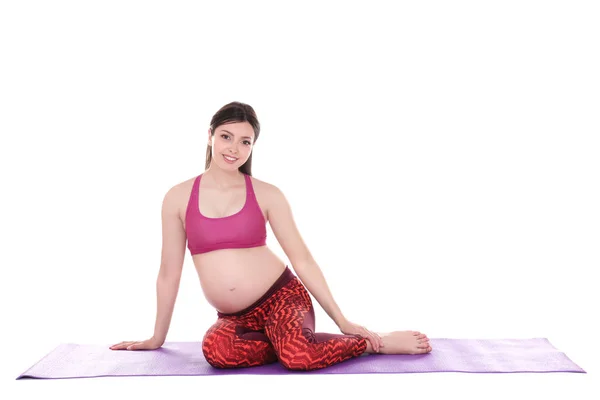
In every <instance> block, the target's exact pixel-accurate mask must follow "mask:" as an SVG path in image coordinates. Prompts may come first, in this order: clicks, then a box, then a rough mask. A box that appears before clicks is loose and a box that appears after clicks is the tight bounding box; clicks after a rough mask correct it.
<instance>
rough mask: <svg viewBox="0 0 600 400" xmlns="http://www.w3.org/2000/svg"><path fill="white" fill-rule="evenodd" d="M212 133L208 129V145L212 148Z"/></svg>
mask: <svg viewBox="0 0 600 400" xmlns="http://www.w3.org/2000/svg"><path fill="white" fill-rule="evenodd" d="M211 136H212V135H211V132H210V128H208V145H209V146H211V145H212V138H211Z"/></svg>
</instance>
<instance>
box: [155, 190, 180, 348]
mask: <svg viewBox="0 0 600 400" xmlns="http://www.w3.org/2000/svg"><path fill="white" fill-rule="evenodd" d="M179 190H180V188H179V187H178V186H174V187H173V188H171V189H170V190H169V191H168V192H167V194H166V195H165V197H164V199H163V203H162V212H161V219H162V252H161V261H160V271H159V273H158V278H157V280H156V297H157V299H156V300H157V301H156V324H155V326H154V338H155V339H157V340H158V341H160V342H161V343H164V342H165V339H166V337H167V332H168V331H169V325H170V324H171V317H172V315H173V308H174V306H175V300H176V299H177V292H178V291H179V282H180V280H181V272H182V269H183V260H184V256H185V243H186V234H185V230H184V229H183V222H182V221H181V218H180V217H179V210H178V206H177V204H178V203H177V199H178V198H180V197H179V196H178V191H179Z"/></svg>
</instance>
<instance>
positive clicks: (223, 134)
mask: <svg viewBox="0 0 600 400" xmlns="http://www.w3.org/2000/svg"><path fill="white" fill-rule="evenodd" d="M223 136H227V137H229V135H226V134H222V135H221V137H223Z"/></svg>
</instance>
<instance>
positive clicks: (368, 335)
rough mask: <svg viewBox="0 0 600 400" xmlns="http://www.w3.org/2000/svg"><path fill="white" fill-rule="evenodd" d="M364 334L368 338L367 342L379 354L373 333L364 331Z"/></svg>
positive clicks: (377, 341) (377, 342)
mask: <svg viewBox="0 0 600 400" xmlns="http://www.w3.org/2000/svg"><path fill="white" fill-rule="evenodd" d="M365 332H366V335H367V337H368V338H369V341H370V342H371V345H372V346H373V350H375V351H376V352H378V353H379V340H377V338H376V337H375V335H374V334H373V332H371V331H369V330H366V329H365Z"/></svg>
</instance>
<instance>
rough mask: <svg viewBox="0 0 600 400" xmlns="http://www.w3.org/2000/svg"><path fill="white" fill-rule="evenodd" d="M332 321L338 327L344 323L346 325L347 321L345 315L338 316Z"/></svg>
mask: <svg viewBox="0 0 600 400" xmlns="http://www.w3.org/2000/svg"><path fill="white" fill-rule="evenodd" d="M334 322H335V324H336V325H337V326H338V328H341V327H342V326H344V325H346V324H347V323H348V320H347V319H346V318H345V317H343V316H342V317H341V318H338V319H337V320H336V321H334Z"/></svg>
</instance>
